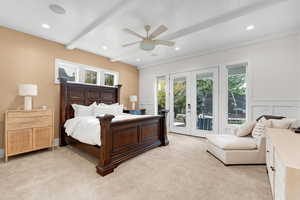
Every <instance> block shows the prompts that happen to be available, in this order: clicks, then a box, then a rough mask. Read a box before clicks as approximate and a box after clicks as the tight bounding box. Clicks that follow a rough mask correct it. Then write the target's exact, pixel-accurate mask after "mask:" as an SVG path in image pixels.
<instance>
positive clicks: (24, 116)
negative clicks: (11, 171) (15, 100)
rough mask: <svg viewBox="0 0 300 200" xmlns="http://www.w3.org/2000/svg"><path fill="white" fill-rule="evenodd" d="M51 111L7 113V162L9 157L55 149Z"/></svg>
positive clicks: (16, 111)
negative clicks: (39, 150) (50, 148)
mask: <svg viewBox="0 0 300 200" xmlns="http://www.w3.org/2000/svg"><path fill="white" fill-rule="evenodd" d="M53 117H54V115H53V112H52V111H51V110H31V111H25V110H8V111H6V113H5V133H4V138H5V139H4V142H5V154H4V156H5V161H7V159H8V157H9V156H13V155H17V154H21V153H26V152H30V151H34V150H38V149H44V148H49V147H53V138H54V128H53V127H54V126H53V123H54V120H53Z"/></svg>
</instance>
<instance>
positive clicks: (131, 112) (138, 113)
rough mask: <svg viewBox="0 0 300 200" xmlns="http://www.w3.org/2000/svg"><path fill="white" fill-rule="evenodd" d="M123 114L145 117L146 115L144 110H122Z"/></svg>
mask: <svg viewBox="0 0 300 200" xmlns="http://www.w3.org/2000/svg"><path fill="white" fill-rule="evenodd" d="M123 112H124V113H129V114H132V115H145V114H146V109H136V110H127V109H124V110H123Z"/></svg>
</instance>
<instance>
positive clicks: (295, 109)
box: [250, 100, 300, 120]
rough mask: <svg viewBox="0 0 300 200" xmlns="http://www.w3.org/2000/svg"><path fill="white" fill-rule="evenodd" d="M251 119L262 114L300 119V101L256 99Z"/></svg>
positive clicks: (252, 107)
mask: <svg viewBox="0 0 300 200" xmlns="http://www.w3.org/2000/svg"><path fill="white" fill-rule="evenodd" d="M250 114H251V116H252V117H251V119H252V120H255V119H257V118H258V117H259V116H261V115H278V116H284V117H287V118H293V119H300V101H299V100H293V101H292V100H289V101H274V100H273V101H271V100H270V101H266V100H263V101H259V100H257V101H254V102H253V103H252V106H251V113H250Z"/></svg>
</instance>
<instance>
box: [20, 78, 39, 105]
mask: <svg viewBox="0 0 300 200" xmlns="http://www.w3.org/2000/svg"><path fill="white" fill-rule="evenodd" d="M19 95H20V96H24V110H32V97H33V96H37V85H33V84H21V85H19Z"/></svg>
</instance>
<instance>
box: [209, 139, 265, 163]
mask: <svg viewBox="0 0 300 200" xmlns="http://www.w3.org/2000/svg"><path fill="white" fill-rule="evenodd" d="M207 151H208V152H209V153H211V154H212V155H214V156H215V157H216V158H218V159H219V160H220V161H222V162H223V163H224V165H242V164H265V163H266V139H265V137H260V138H258V139H255V138H253V137H251V136H249V137H237V136H235V135H227V134H226V135H213V134H211V135H207Z"/></svg>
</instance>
